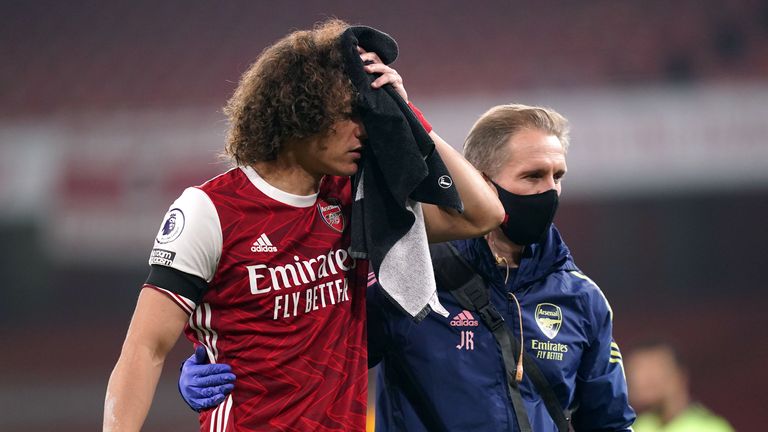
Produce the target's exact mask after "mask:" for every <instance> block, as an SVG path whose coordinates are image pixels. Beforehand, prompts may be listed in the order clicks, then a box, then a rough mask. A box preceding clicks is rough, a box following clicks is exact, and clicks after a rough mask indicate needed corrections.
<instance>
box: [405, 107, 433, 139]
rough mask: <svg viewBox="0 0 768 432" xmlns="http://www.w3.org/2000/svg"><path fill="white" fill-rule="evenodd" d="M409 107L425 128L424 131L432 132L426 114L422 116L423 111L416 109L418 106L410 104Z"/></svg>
mask: <svg viewBox="0 0 768 432" xmlns="http://www.w3.org/2000/svg"><path fill="white" fill-rule="evenodd" d="M408 106H409V107H411V111H413V113H414V114H415V115H416V118H417V119H419V123H421V126H423V127H424V130H426V131H427V133H430V132H432V125H431V124H429V122H428V121H427V119H425V118H424V114H422V112H421V110H420V109H418V108H416V106H415V105H413V104H412V103H410V102H408Z"/></svg>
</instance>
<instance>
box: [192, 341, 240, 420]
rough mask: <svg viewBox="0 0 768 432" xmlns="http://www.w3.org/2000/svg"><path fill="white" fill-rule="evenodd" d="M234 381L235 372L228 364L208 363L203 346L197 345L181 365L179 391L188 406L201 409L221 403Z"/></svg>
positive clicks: (197, 409) (233, 386)
mask: <svg viewBox="0 0 768 432" xmlns="http://www.w3.org/2000/svg"><path fill="white" fill-rule="evenodd" d="M234 382H235V374H233V373H232V368H231V367H230V366H229V365H228V364H224V363H211V364H209V363H208V358H207V355H206V352H205V348H204V347H202V346H197V347H196V348H195V353H194V354H192V355H191V356H189V358H188V359H186V360H185V361H184V363H183V364H182V365H181V373H180V374H179V393H181V397H182V398H183V399H184V402H186V403H187V405H189V407H190V408H192V409H193V410H195V411H202V410H204V409H207V408H213V407H215V406H216V405H218V404H220V403H222V402H223V401H224V399H226V397H227V395H228V394H229V393H230V392H232V389H234V388H235V385H234V384H233V383H234Z"/></svg>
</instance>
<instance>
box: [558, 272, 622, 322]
mask: <svg viewBox="0 0 768 432" xmlns="http://www.w3.org/2000/svg"><path fill="white" fill-rule="evenodd" d="M558 277H559V278H560V279H561V280H562V283H563V285H564V289H566V290H568V291H570V292H571V293H572V294H575V295H576V296H578V297H579V298H580V299H581V301H582V302H583V303H584V306H585V307H586V308H589V309H598V310H605V311H607V312H608V313H611V314H612V313H613V312H612V310H611V306H610V304H609V303H608V299H607V298H606V297H605V294H604V293H603V290H602V289H601V288H600V286H599V285H598V284H597V283H596V282H595V281H594V280H592V278H590V277H589V276H587V275H586V274H584V273H583V272H581V271H579V270H578V269H571V270H564V271H562V272H559V273H558Z"/></svg>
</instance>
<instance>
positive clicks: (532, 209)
mask: <svg viewBox="0 0 768 432" xmlns="http://www.w3.org/2000/svg"><path fill="white" fill-rule="evenodd" d="M491 183H493V185H494V186H496V190H497V191H499V201H501V204H502V205H503V206H504V212H505V213H506V214H507V217H506V218H505V220H504V223H502V224H501V230H502V231H504V234H505V235H506V236H507V237H508V238H509V239H510V240H512V241H513V242H514V243H516V244H519V245H524V246H527V245H531V244H533V243H536V242H538V241H540V240H541V239H542V238H543V237H544V234H546V233H547V231H548V230H549V226H550V225H552V220H553V219H554V218H555V212H557V204H558V199H557V191H556V190H554V189H552V190H548V191H546V192H544V193H540V194H535V195H517V194H513V193H512V192H509V191H508V190H506V189H504V188H502V187H501V186H499V185H497V184H496V183H495V182H491Z"/></svg>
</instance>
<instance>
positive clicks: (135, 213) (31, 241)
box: [0, 0, 768, 432]
mask: <svg viewBox="0 0 768 432" xmlns="http://www.w3.org/2000/svg"><path fill="white" fill-rule="evenodd" d="M366 3H367V4H363V3H362V2H355V1H349V0H330V1H323V2H320V1H297V0H283V1H280V2H277V1H242V0H237V1H228V2H202V1H189V0H187V1H182V0H166V1H162V2H155V1H147V0H134V1H132V2H100V1H93V0H90V1H77V2H60V1H50V0H47V1H17V0H6V1H3V2H2V4H1V5H0V233H1V235H2V249H1V251H2V252H0V253H1V254H2V255H0V269H1V270H2V275H3V277H4V280H5V282H4V283H3V288H2V290H0V340H2V341H4V342H3V343H4V346H5V347H6V348H5V351H4V352H3V355H2V356H0V358H1V360H0V407H2V408H1V409H0V411H2V413H3V414H2V415H0V430H14V431H53V430H56V431H63V432H66V431H81V430H95V429H98V428H100V425H101V415H102V403H103V397H104V390H105V388H106V382H107V379H108V376H109V374H110V372H111V368H112V367H113V365H114V362H115V361H116V359H117V356H118V354H119V350H120V346H121V343H122V340H123V337H124V334H125V330H126V328H127V324H128V322H129V319H130V315H131V312H132V310H133V307H134V303H135V299H136V296H137V293H138V289H139V287H140V286H141V284H142V282H143V280H144V277H145V275H146V272H147V265H146V260H147V256H148V252H149V249H150V247H151V244H152V240H153V237H154V235H155V232H156V230H157V228H158V226H159V224H160V219H161V218H162V216H163V214H164V212H165V210H166V208H167V206H168V205H169V204H170V203H171V202H172V200H173V199H174V198H175V197H176V196H177V195H178V194H179V193H180V192H181V190H182V189H183V188H184V187H186V186H188V185H192V184H199V183H201V182H202V181H204V180H205V179H207V178H209V177H210V176H212V175H214V174H216V173H218V172H220V171H221V170H223V169H225V168H226V164H224V163H222V162H220V161H219V160H218V159H217V155H218V152H219V151H220V150H221V149H222V143H223V137H224V131H225V127H226V124H225V122H224V121H223V116H222V114H221V106H222V105H223V104H224V101H225V100H226V99H227V97H228V96H229V95H230V93H231V92H232V90H233V89H234V87H235V83H236V82H237V80H238V77H239V75H240V73H241V72H242V71H243V70H244V69H245V68H246V67H247V66H248V65H249V64H250V62H251V61H252V60H253V59H254V58H255V57H256V56H257V55H258V54H259V52H260V51H261V50H262V49H263V48H264V47H265V46H266V45H267V44H269V43H271V42H272V41H274V40H276V39H278V38H279V37H281V36H283V35H284V34H285V33H287V32H288V31H290V30H292V29H297V28H306V27H308V26H311V25H312V24H313V23H314V22H316V21H318V20H321V19H323V18H325V17H328V16H337V17H339V18H343V19H345V20H347V21H349V22H351V23H361V24H367V25H371V26H375V27H378V28H380V29H383V30H385V31H387V32H389V33H390V34H392V35H393V36H394V37H395V38H396V39H397V40H398V42H399V44H400V47H401V55H400V58H399V59H398V60H397V62H396V63H395V67H396V68H397V69H398V70H399V71H400V72H401V73H402V75H403V76H404V77H405V82H406V87H407V89H408V92H409V95H410V96H411V99H412V100H414V101H415V103H416V104H417V105H419V106H420V107H421V108H422V110H423V111H424V112H425V113H426V114H427V117H428V118H429V119H430V120H431V121H432V123H433V125H434V126H435V129H436V130H437V131H438V132H439V133H440V134H441V135H442V136H443V137H445V138H447V140H448V141H449V142H451V143H453V144H454V145H455V146H458V147H460V146H461V143H462V141H463V139H464V136H465V134H466V132H467V131H468V129H469V127H470V126H471V125H472V123H473V122H474V120H475V119H476V118H477V117H478V116H479V115H480V114H482V112H484V111H485V110H486V109H487V108H489V107H490V106H492V105H495V104H499V103H508V102H521V103H526V104H544V105H548V106H551V107H553V108H555V109H557V110H559V111H560V112H562V113H564V114H565V115H566V116H567V117H569V119H570V120H571V122H572V130H573V132H572V147H571V150H570V153H569V161H568V162H569V168H570V173H569V174H568V177H567V180H566V183H565V189H564V191H565V192H564V194H563V197H562V204H561V210H560V212H559V214H558V217H557V219H556V223H557V224H558V225H559V227H560V228H561V230H562V231H563V232H564V235H565V238H566V240H567V241H568V242H569V244H570V247H571V249H572V251H573V252H574V255H575V257H576V261H577V263H578V264H579V265H580V266H581V267H582V269H583V270H584V271H585V272H586V273H587V274H589V275H590V276H591V277H592V278H593V279H594V280H595V281H596V282H597V283H598V284H599V285H600V286H601V287H602V289H603V290H604V292H605V293H606V295H607V296H608V298H609V299H610V300H611V303H612V305H613V309H614V312H615V325H616V330H615V337H616V339H617V340H618V342H619V343H620V344H621V346H622V348H623V351H624V354H625V356H626V354H627V353H628V352H629V351H631V349H632V346H633V344H637V343H640V342H642V341H645V340H647V339H665V340H669V341H671V342H672V343H673V344H674V345H675V346H677V347H678V348H679V349H680V350H681V352H682V353H683V354H684V356H685V357H686V358H687V359H688V362H689V363H690V366H691V375H692V381H693V392H694V395H695V397H696V398H697V399H699V400H700V401H703V402H704V403H705V404H706V405H708V406H709V407H711V408H712V409H713V410H714V411H716V412H718V413H721V414H723V415H724V416H726V417H727V418H728V419H729V420H730V421H731V422H732V423H733V425H734V426H735V427H736V428H737V429H738V430H756V426H754V425H758V424H764V423H765V420H767V419H768V417H766V411H765V409H764V407H763V403H762V402H764V400H765V397H764V393H765V390H764V386H765V384H766V383H768V379H767V378H768V376H767V375H768V373H766V369H765V367H764V363H765V361H766V359H767V358H768V344H766V342H765V341H766V337H765V335H764V334H763V331H765V329H766V327H768V326H767V324H768V318H766V315H765V310H766V309H768V293H766V291H765V289H766V282H765V268H766V261H767V259H768V253H767V252H766V244H768V227H767V226H766V224H767V223H768V142H767V138H766V137H768V2H766V1H760V0H676V1H662V0H644V1H639V0H637V1H615V0H583V1H578V2H575V1H565V0H541V1H510V0H507V1H501V0H487V1H477V2H470V1H431V0H422V1H419V2H412V1H406V0H390V1H387V2H366ZM189 350H190V349H189V344H188V343H186V341H182V342H180V343H179V344H178V345H177V347H176V349H175V350H174V352H173V354H172V356H171V358H170V359H169V361H168V362H167V364H166V372H165V374H164V377H163V379H162V381H161V383H160V386H159V388H158V392H157V395H156V397H155V404H154V406H153V408H152V411H151V413H150V417H149V419H148V421H147V424H146V427H145V430H147V431H169V430H194V428H195V426H196V417H195V415H194V413H192V412H191V411H189V410H188V409H187V408H186V407H185V406H184V405H183V403H182V402H181V401H180V399H179V397H178V395H177V390H176V384H175V378H176V371H177V367H178V364H179V362H180V361H181V359H182V358H183V357H186V355H188V353H189ZM758 428H759V427H758Z"/></svg>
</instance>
